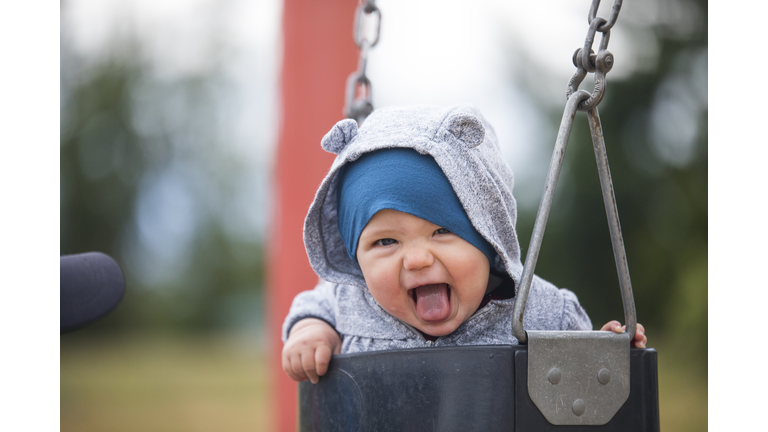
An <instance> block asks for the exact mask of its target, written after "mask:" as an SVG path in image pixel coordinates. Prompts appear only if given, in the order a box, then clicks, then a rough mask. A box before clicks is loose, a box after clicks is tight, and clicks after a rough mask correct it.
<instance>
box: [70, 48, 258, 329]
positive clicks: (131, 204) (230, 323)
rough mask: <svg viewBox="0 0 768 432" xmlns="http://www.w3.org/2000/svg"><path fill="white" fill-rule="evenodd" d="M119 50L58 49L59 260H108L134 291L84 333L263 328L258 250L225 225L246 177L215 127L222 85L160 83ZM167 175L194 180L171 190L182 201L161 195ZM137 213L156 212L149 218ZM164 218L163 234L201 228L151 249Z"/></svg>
mask: <svg viewBox="0 0 768 432" xmlns="http://www.w3.org/2000/svg"><path fill="white" fill-rule="evenodd" d="M121 43H122V44H123V45H122V46H121V47H120V49H115V50H114V52H115V53H116V54H113V55H111V56H109V57H108V58H103V59H96V60H94V59H92V58H89V59H86V58H83V57H81V56H78V55H77V54H76V53H74V52H72V51H71V50H69V49H67V46H66V45H64V44H62V51H61V57H62V63H61V87H62V98H61V100H62V103H61V104H62V105H61V147H60V160H61V177H60V179H61V215H60V216H61V219H60V220H61V222H60V223H61V246H60V252H61V254H62V255H65V254H74V253H82V252H88V251H101V252H105V253H107V254H109V255H111V256H113V257H114V258H115V259H116V260H117V262H118V263H120V265H121V267H122V269H123V271H124V273H125V276H126V281H127V287H128V289H127V291H126V296H125V298H124V300H123V302H122V304H121V305H120V307H119V308H117V309H116V310H115V312H114V313H112V314H110V315H109V316H108V317H106V318H105V319H104V320H102V321H101V322H100V323H99V325H97V326H91V327H90V328H88V329H86V330H84V331H86V332H103V331H107V332H108V331H115V330H128V329H130V330H152V331H158V330H217V329H232V328H243V327H246V328H249V329H253V328H254V327H258V326H259V325H260V322H259V319H260V318H259V317H260V311H261V291H262V284H263V279H264V257H263V247H262V244H261V241H260V240H259V239H258V237H254V236H253V235H239V234H238V232H237V231H236V229H233V228H231V227H229V226H227V224H228V223H229V222H230V221H229V220H228V219H227V217H228V212H227V210H228V209H229V207H231V204H230V205H229V206H228V205H227V204H228V200H229V201H233V200H234V199H235V198H233V195H234V192H232V191H233V190H234V189H236V188H237V187H242V186H240V185H237V184H236V183H237V182H241V181H242V179H243V178H244V177H245V178H247V176H248V174H247V172H246V169H247V167H246V166H245V164H243V163H242V162H241V161H239V160H237V157H236V156H233V155H231V154H228V153H227V152H226V151H224V150H222V147H223V146H222V142H221V139H220V138H219V135H220V134H219V135H217V131H216V127H217V122H219V121H220V119H219V118H217V116H216V115H215V113H212V112H211V111H212V110H213V107H214V106H215V104H216V97H217V93H216V86H217V85H218V86H221V85H222V84H221V82H222V78H221V77H219V76H217V74H216V71H215V70H213V71H209V72H207V75H199V76H192V77H185V78H184V79H180V80H176V81H173V80H171V81H163V80H158V79H155V78H154V77H153V76H152V74H151V73H150V72H151V71H150V69H149V66H147V64H146V62H144V61H143V60H142V54H141V51H140V49H139V48H138V47H137V46H136V44H135V43H131V42H130V41H123V42H121ZM152 107H155V108H152ZM157 107H159V108H157ZM174 122H175V123H174ZM179 166H181V167H184V166H188V167H191V168H187V169H186V171H185V170H183V169H179ZM168 172H171V174H173V175H176V177H179V175H178V173H179V172H181V173H182V174H184V173H189V172H192V173H193V174H192V175H189V174H188V175H187V176H186V177H183V176H182V177H181V183H182V184H181V186H176V187H177V189H179V188H180V189H181V190H182V192H186V193H187V195H188V197H187V198H188V200H187V201H184V200H181V201H178V200H173V199H169V198H173V196H171V197H169V195H173V194H172V193H171V194H168V193H166V194H165V195H163V194H162V193H158V192H156V190H157V189H158V188H160V190H161V191H162V189H161V188H162V187H168V186H167V185H164V184H163V183H162V181H163V180H164V179H167V178H169V174H166V173H168ZM170 178H171V179H174V178H175V177H173V176H172V175H171V177H170ZM185 182H186V183H185ZM166 183H168V182H166ZM177 183H178V182H177ZM174 184H175V183H171V185H172V186H173V185H174ZM158 185H159V186H158ZM246 188H247V185H246ZM190 191H191V192H190ZM153 194H154V195H153ZM158 194H159V197H160V198H159V199H158V198H157V197H158ZM153 198H154V201H152V199H153ZM142 199H145V200H146V202H144V203H142V202H141V200H142ZM158 201H160V202H159V204H162V206H158V205H154V204H158ZM253 205H256V204H253ZM147 207H152V208H157V207H162V208H163V209H164V212H160V211H158V210H146V208H147ZM143 209H144V210H143ZM142 211H144V212H145V213H147V212H148V213H149V216H147V215H144V216H143V219H142V216H141V212H142ZM189 213H194V215H190V214H189ZM163 218H165V219H167V220H165V222H164V223H165V225H164V227H165V228H169V229H167V230H166V231H169V232H172V231H174V229H173V228H175V225H184V224H186V225H187V226H189V225H190V222H189V221H190V220H192V222H194V225H193V228H194V229H186V230H181V231H178V230H177V231H178V232H179V233H181V234H179V233H177V234H176V237H171V238H169V240H167V241H165V242H164V241H163V240H162V238H161V239H160V240H157V241H158V242H159V243H160V244H159V246H158V245H155V246H154V248H155V249H158V248H159V249H160V252H158V251H157V250H153V247H152V245H151V244H150V245H147V244H146V243H147V239H149V241H152V240H153V239H155V240H156V237H158V236H157V232H158V228H155V230H154V232H153V231H152V230H151V229H149V230H148V229H147V228H146V227H145V226H142V225H147V224H151V223H153V222H154V221H153V220H162V219H163ZM162 228H163V225H161V228H160V229H162ZM147 231H149V232H147ZM160 234H163V233H162V232H161V233H160ZM153 236H154V237H153ZM172 242H175V243H176V244H177V245H176V246H174V245H172V244H170V243H172ZM178 245H181V246H178ZM164 247H170V249H171V252H167V251H164V249H163V248H164ZM169 256H170V258H169ZM147 269H149V270H151V271H152V272H154V273H155V275H154V276H152V277H148V276H147V275H146V273H148V270H147Z"/></svg>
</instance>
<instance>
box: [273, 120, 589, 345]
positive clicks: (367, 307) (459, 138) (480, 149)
mask: <svg viewBox="0 0 768 432" xmlns="http://www.w3.org/2000/svg"><path fill="white" fill-rule="evenodd" d="M322 146H323V149H325V150H326V151H329V152H332V153H335V154H337V157H336V160H335V161H334V163H333V165H332V166H331V169H330V171H329V172H328V175H327V176H326V177H325V179H324V180H323V182H322V183H321V184H320V188H319V189H318V191H317V194H316V195H315V199H314V201H313V202H312V205H311V206H310V208H309V213H308V214H307V218H306V220H305V222H304V245H305V247H306V249H307V255H308V257H309V262H310V264H311V265H312V268H313V269H314V271H315V273H317V275H318V276H319V277H320V282H319V283H318V285H317V286H316V287H315V289H314V290H311V291H305V292H302V293H300V294H299V295H297V296H296V298H295V299H294V300H293V304H292V305H291V309H290V312H289V313H288V316H287V317H286V319H285V322H284V324H283V340H284V341H285V340H286V339H287V337H288V333H289V331H290V329H291V327H292V326H293V325H294V324H295V323H296V322H297V321H299V320H301V319H304V318H310V317H312V318H319V319H322V320H324V321H326V322H328V323H329V324H331V325H332V326H333V327H334V328H335V329H336V331H337V332H338V333H339V335H340V336H341V339H342V350H341V352H342V353H354V352H362V351H377V350H385V349H395V348H416V347H425V346H451V345H490V344H517V342H518V341H517V339H516V338H515V337H514V336H512V311H513V309H514V305H515V299H516V297H513V298H510V299H504V300H492V301H491V302H490V303H488V304H487V305H486V306H484V307H483V308H481V309H479V310H478V311H477V312H475V313H474V315H472V316H471V317H470V318H469V319H468V320H467V321H465V322H464V323H463V324H462V325H460V326H459V327H458V328H457V329H456V330H455V331H454V332H453V333H451V334H449V335H447V336H443V337H440V338H438V339H437V340H436V341H434V342H432V341H429V340H426V339H425V338H424V337H423V336H422V334H421V333H420V332H419V331H418V330H416V329H415V328H413V327H411V326H409V325H407V324H405V323H403V322H401V321H400V320H398V319H397V318H395V317H393V316H392V315H390V314H389V313H387V312H386V311H385V310H384V309H383V308H382V307H381V306H380V305H379V304H378V303H377V302H376V300H375V299H374V298H373V296H371V294H370V292H369V291H368V289H367V288H366V285H365V279H364V278H363V274H362V271H361V270H360V267H359V266H358V265H357V263H355V262H354V261H353V260H352V259H351V258H350V257H349V255H348V254H347V250H346V248H345V245H344V242H343V240H342V238H341V235H340V234H339V229H338V219H337V215H336V210H337V209H336V187H337V183H338V178H337V174H338V172H339V169H340V168H341V167H342V166H343V165H344V164H346V163H349V162H351V161H354V160H357V159H358V158H359V157H360V156H361V155H363V154H365V153H368V152H372V151H375V150H379V149H385V148H397V147H405V148H412V149H414V150H416V151H418V152H419V153H421V154H428V155H431V156H432V157H433V158H434V159H435V161H436V162H437V164H438V165H439V166H440V168H441V169H442V170H443V173H444V174H445V176H446V177H447V178H448V181H449V182H450V183H451V185H452V186H453V189H454V191H455V192H456V195H457V196H458V197H459V200H460V201H461V203H462V205H463V207H464V210H465V211H466V213H467V216H468V217H469V220H470V221H471V222H472V225H473V226H474V227H475V229H476V230H477V231H478V232H479V233H480V234H481V235H482V236H483V237H485V239H486V240H487V241H488V242H489V243H490V244H491V245H493V247H494V248H495V249H496V252H497V253H498V256H497V257H496V260H495V262H494V263H491V265H492V266H493V267H494V268H495V269H496V270H499V271H502V272H506V273H507V274H509V275H510V276H511V278H512V280H514V282H515V290H517V286H518V284H519V282H520V276H521V274H522V271H523V265H522V263H521V260H520V246H519V244H518V240H517V233H516V231H515V223H516V220H517V207H516V203H515V198H514V197H513V196H512V187H513V185H514V178H513V175H512V170H511V169H510V168H509V166H508V165H507V164H506V162H505V161H504V159H503V157H502V154H501V151H500V150H499V145H498V140H497V138H496V134H495V132H494V130H493V128H492V127H491V125H490V124H488V122H486V120H485V119H484V118H483V116H482V114H480V111H479V110H478V109H477V108H476V107H474V106H473V105H460V106H455V107H449V108H442V107H431V106H415V107H393V108H382V109H378V110H376V111H374V112H373V114H371V116H370V117H368V119H367V120H366V121H365V123H364V124H363V126H362V127H361V128H360V129H359V130H358V128H357V123H356V122H355V121H354V120H351V119H346V120H342V121H340V122H338V123H337V124H336V125H335V126H334V127H333V129H331V131H330V132H328V134H326V135H325V137H323V140H322ZM523 327H524V328H525V329H526V330H529V329H534V330H592V323H591V322H590V320H589V317H588V316H587V314H586V312H585V311H584V309H582V307H581V306H580V305H579V302H578V300H577V298H576V295H574V294H573V293H572V292H571V291H568V290H566V289H558V288H556V287H555V286H554V285H552V284H551V283H549V282H547V281H545V280H543V279H541V278H539V277H538V276H535V277H534V279H533V284H532V286H531V291H530V294H529V297H528V303H527V305H526V310H525V314H524V316H523Z"/></svg>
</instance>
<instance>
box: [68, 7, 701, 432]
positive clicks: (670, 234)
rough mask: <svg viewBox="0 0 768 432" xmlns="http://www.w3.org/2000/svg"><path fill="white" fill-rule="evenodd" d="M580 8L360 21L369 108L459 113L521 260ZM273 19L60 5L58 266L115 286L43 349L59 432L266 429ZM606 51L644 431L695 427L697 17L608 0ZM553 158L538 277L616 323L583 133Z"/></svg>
mask: <svg viewBox="0 0 768 432" xmlns="http://www.w3.org/2000/svg"><path fill="white" fill-rule="evenodd" d="M349 1H350V2H351V3H353V4H354V3H356V2H355V1H354V0H349ZM589 3H590V2H589V1H586V0H585V1H582V2H574V1H570V0H569V1H566V0H560V1H554V2H552V1H550V2H528V3H525V4H523V3H520V2H505V1H503V0H483V1H475V2H471V3H470V2H467V1H461V2H460V1H441V2H437V1H421V2H418V3H416V2H396V1H393V0H379V1H378V2H377V5H378V6H379V8H380V9H381V12H382V17H383V19H382V25H381V39H380V41H379V44H378V45H376V46H375V47H374V48H373V49H372V50H371V52H370V57H369V63H368V72H369V77H370V79H371V81H372V83H373V103H374V106H375V107H377V108H379V107H385V106H390V105H408V104H437V105H450V104H456V103H463V102H471V103H474V104H476V105H477V106H478V107H479V108H480V110H481V111H482V112H483V113H484V115H485V116H486V117H487V118H488V120H489V121H490V122H491V123H492V124H493V125H494V126H495V128H496V132H497V135H498V137H499V139H500V141H501V146H502V149H503V152H504V155H505V158H506V159H507V162H508V163H509V164H510V165H511V166H512V169H513V171H514V172H515V176H516V184H515V196H516V197H517V199H518V205H519V208H520V215H519V221H518V232H519V236H520V240H521V247H522V248H523V251H525V250H526V249H527V245H528V241H529V238H530V233H531V230H532V226H533V219H534V217H535V213H536V209H537V207H538V201H539V199H540V196H541V193H542V190H543V184H544V178H545V175H546V170H547V167H548V165H549V158H550V156H551V151H552V148H553V145H554V140H555V136H556V133H557V128H558V125H559V121H560V118H561V116H562V110H563V107H564V103H565V88H566V84H567V82H568V79H569V78H570V76H571V75H572V74H573V72H574V71H575V67H574V66H573V64H572V62H571V56H572V54H573V51H574V50H575V49H576V48H579V47H580V46H582V45H583V41H584V36H585V34H586V30H587V26H588V24H587V12H588V9H589ZM604 3H606V4H603V5H601V9H600V13H599V15H600V16H608V11H609V10H610V6H611V5H612V2H610V1H609V0H604ZM345 19H347V21H348V23H349V25H348V27H349V31H348V33H349V44H352V43H353V42H352V20H353V15H352V14H350V15H349V16H348V17H345ZM282 20H283V3H282V2H281V1H280V0H262V1H259V2H253V1H245V0H227V1H215V0H184V1H182V0H173V1H171V0H164V1H149V0H122V1H117V0H63V1H62V2H61V52H60V54H61V69H60V88H61V93H60V100H61V132H60V134H61V135H60V136H61V141H60V143H61V144H60V203H61V204H60V206H61V207H60V221H61V222H60V224H61V225H60V227H61V239H60V240H61V242H60V244H61V246H60V253H61V254H62V255H64V254H72V253H80V252H86V251H93V250H98V251H102V252H105V253H108V254H110V255H111V256H113V257H114V258H115V259H116V260H117V261H118V262H119V263H120V264H121V266H122V268H123V270H124V272H125V275H126V281H127V292H126V296H125V298H124V300H123V302H122V304H121V305H120V306H119V307H118V308H117V309H116V310H115V311H114V312H113V313H112V314H111V315H110V316H108V317H107V318H105V319H103V320H101V321H99V322H97V323H96V324H94V325H92V326H90V327H88V328H86V329H84V330H81V331H79V332H76V333H72V334H68V335H63V336H62V337H61V430H62V431H103V430H111V431H122V430H125V431H132V430H147V431H153V430H156V431H175V430H178V431H195V430H201V431H203V430H212V429H216V430H227V431H239V430H243V431H245V430H249V431H254V430H264V431H270V430H275V429H276V426H275V425H276V424H277V422H276V419H275V414H274V413H275V410H274V409H273V408H274V401H273V396H272V395H273V393H274V388H273V387H274V385H275V382H276V380H275V378H274V376H273V374H274V373H275V372H274V367H273V366H270V358H271V357H272V356H273V355H274V353H271V352H270V350H273V349H274V344H273V343H270V341H273V340H274V339H275V338H277V337H279V331H278V329H276V328H274V326H270V325H269V324H268V323H267V322H266V319H265V316H266V315H267V311H266V310H265V304H266V303H267V301H266V298H267V295H268V294H267V293H268V289H269V287H268V286H267V281H268V279H267V278H266V275H267V273H268V269H267V264H268V263H267V260H266V257H267V252H266V251H267V250H268V244H267V242H268V240H269V239H270V230H271V229H272V228H273V227H274V221H273V220H272V217H273V214H274V213H275V212H274V211H273V210H274V203H275V199H276V196H275V158H276V153H277V143H278V131H279V128H280V122H281V119H280V118H279V117H280V116H279V112H280V111H279V110H280V106H281V105H280V103H281V102H280V86H279V85H280V84H279V83H280V72H281V60H282V46H283V45H282V43H283V36H282V33H281V32H282V29H281V24H282V22H283V21H282ZM596 44H597V43H596ZM609 50H610V51H611V52H612V53H613V54H614V56H615V58H616V61H615V66H614V68H613V69H612V70H611V72H610V73H609V74H608V85H607V91H606V97H605V99H604V100H603V102H602V103H601V105H600V113H601V119H602V123H603V130H604V134H605V139H606V145H607V150H608V156H609V160H610V163H611V173H612V175H613V182H614V188H615V191H616V198H617V203H618V208H619V214H620V217H621V222H622V230H623V234H624V241H625V244H626V248H627V255H628V261H629V267H630V272H631V275H632V281H633V288H634V290H635V299H636V303H637V315H638V319H639V321H640V322H642V323H643V324H644V325H645V326H646V329H647V333H648V335H649V346H651V347H655V348H656V349H657V350H658V351H659V379H660V403H661V414H662V418H661V424H662V428H663V429H664V430H675V431H688V430H689V431H701V430H706V429H707V397H708V396H707V394H708V393H707V388H708V385H707V288H708V286H707V274H708V267H707V258H708V239H707V226H708V224H707V220H708V215H707V204H708V201H707V195H708V194H707V192H708V191H707V166H708V156H707V155H708V152H707V143H708V137H707V126H708V120H707V112H708V98H707V87H708V79H707V71H708V57H707V52H708V48H707V2H705V1H697V0H646V1H643V2H625V3H624V5H623V6H622V10H621V14H620V16H619V20H618V23H617V24H616V26H615V27H614V28H613V30H612V31H611V42H610V46H609ZM353 69H354V64H352V65H351V66H350V69H349V71H348V72H346V73H345V74H344V75H341V76H338V77H337V78H336V79H338V80H339V82H344V81H345V80H346V78H347V75H346V74H348V73H351V72H352V71H353ZM318 85H320V86H321V85H323V83H318ZM581 88H584V89H587V90H590V91H591V90H592V82H591V81H590V78H589V77H588V78H587V80H585V83H584V84H583V85H582V86H581ZM342 96H343V95H341V94H340V95H339V98H341V97H342ZM337 117H338V118H337V119H339V120H340V119H341V118H342V117H343V116H342V113H341V112H340V111H339V112H338V116H337ZM331 126H333V123H329V124H328V125H327V128H326V129H330V128H331ZM316 145H318V146H319V137H318V140H317V143H316ZM568 148H569V150H568V152H567V153H566V158H565V167H564V172H563V174H562V175H561V178H560V182H559V185H558V191H557V194H556V196H555V202H554V204H553V210H552V213H551V216H550V219H549V224H548V227H547V232H546V236H545V240H544V244H543V246H542V252H541V255H540V258H539V261H538V266H537V271H536V272H537V274H539V275H540V276H542V277H544V278H545V279H548V280H550V281H552V282H553V283H555V284H556V285H558V286H560V287H567V288H569V289H571V290H573V291H575V292H576V293H577V294H578V296H579V298H580V300H581V303H582V304H583V305H584V307H585V308H586V310H587V311H588V313H589V314H590V316H591V318H592V321H593V324H594V325H596V326H599V324H602V323H604V322H607V321H608V320H610V319H621V318H622V317H623V314H622V307H621V298H620V294H619V290H618V282H617V277H616V270H615V265H614V262H613V255H612V250H611V244H610V237H609V233H608V227H607V223H606V218H605V210H604V208H603V203H602V196H601V192H600V186H599V180H598V176H597V170H596V165H595V159H594V156H593V152H592V145H591V138H590V136H589V131H588V127H587V120H586V116H585V115H583V113H582V114H579V115H578V116H577V119H576V123H575V126H574V130H573V133H572V135H571V141H570V144H569V147H568ZM324 169H327V168H324ZM309 288H311V286H307V287H306V289H309Z"/></svg>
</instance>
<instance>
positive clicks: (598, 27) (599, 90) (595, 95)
mask: <svg viewBox="0 0 768 432" xmlns="http://www.w3.org/2000/svg"><path fill="white" fill-rule="evenodd" d="M621 2H622V0H615V1H614V2H613V7H612V8H611V15H610V16H609V17H608V20H606V19H605V18H601V17H598V16H597V9H598V7H600V0H592V6H591V7H590V8H589V16H588V17H587V21H588V22H589V30H587V37H586V39H585V40H584V46H583V47H582V48H579V49H577V50H576V52H574V53H573V65H574V66H576V73H575V74H573V76H572V77H571V79H570V80H569V81H568V89H567V90H566V98H570V97H571V95H572V94H574V93H575V92H576V91H578V89H579V85H580V84H581V82H582V81H584V77H586V76H587V72H595V89H594V91H593V92H592V94H591V95H590V97H589V98H588V99H586V100H584V101H582V102H581V103H580V104H579V107H578V109H579V111H588V110H590V109H592V108H594V107H596V106H597V105H598V104H599V103H600V101H601V100H603V96H604V95H605V75H606V74H607V73H608V72H609V71H610V70H611V68H612V67H613V54H611V52H610V51H608V49H607V48H608V41H610V39H611V28H612V27H613V25H614V24H616V20H617V19H618V18H619V11H620V10H621ZM597 32H600V33H602V34H603V37H602V39H601V40H600V48H599V49H598V51H597V54H595V52H594V50H593V49H592V43H593V42H594V41H595V35H596V33H597Z"/></svg>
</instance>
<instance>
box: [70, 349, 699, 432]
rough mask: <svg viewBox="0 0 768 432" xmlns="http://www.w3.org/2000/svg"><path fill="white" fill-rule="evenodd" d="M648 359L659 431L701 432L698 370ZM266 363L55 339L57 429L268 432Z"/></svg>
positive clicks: (668, 357) (257, 357) (239, 352)
mask: <svg viewBox="0 0 768 432" xmlns="http://www.w3.org/2000/svg"><path fill="white" fill-rule="evenodd" d="M658 351H659V382H660V384H659V387H660V390H659V393H660V395H659V398H660V405H661V406H660V409H661V430H662V431H675V432H677V431H680V432H698V431H706V430H707V381H706V372H705V371H704V372H702V371H701V370H699V369H700V368H699V369H696V368H691V367H689V366H687V365H686V364H684V363H683V362H680V361H679V360H676V356H675V355H674V351H670V350H668V349H667V348H664V347H661V348H658ZM267 360H268V359H267V356H266V354H265V353H264V352H262V351H260V350H258V349H256V348H255V344H254V343H243V341H242V340H240V341H238V340H236V339H232V338H228V337H222V336H197V337H192V336H186V337H171V336H154V337H148V336H141V337H140V336H133V337H120V338H112V339H93V338H90V339H82V338H78V337H77V334H73V335H67V336H63V337H62V339H61V431H62V432H69V431H72V432H74V431H77V432H91V431H93V432H96V431H98V432H122V431H126V432H127V431H131V432H133V431H144V432H153V431H157V432H173V431H184V432H196V431H212V430H216V431H232V432H237V431H250V432H257V431H271V430H273V424H274V423H273V418H272V417H271V415H272V412H273V411H272V405H271V399H270V393H269V379H268V377H269V374H270V373H271V371H270V370H269V369H268V366H267Z"/></svg>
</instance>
